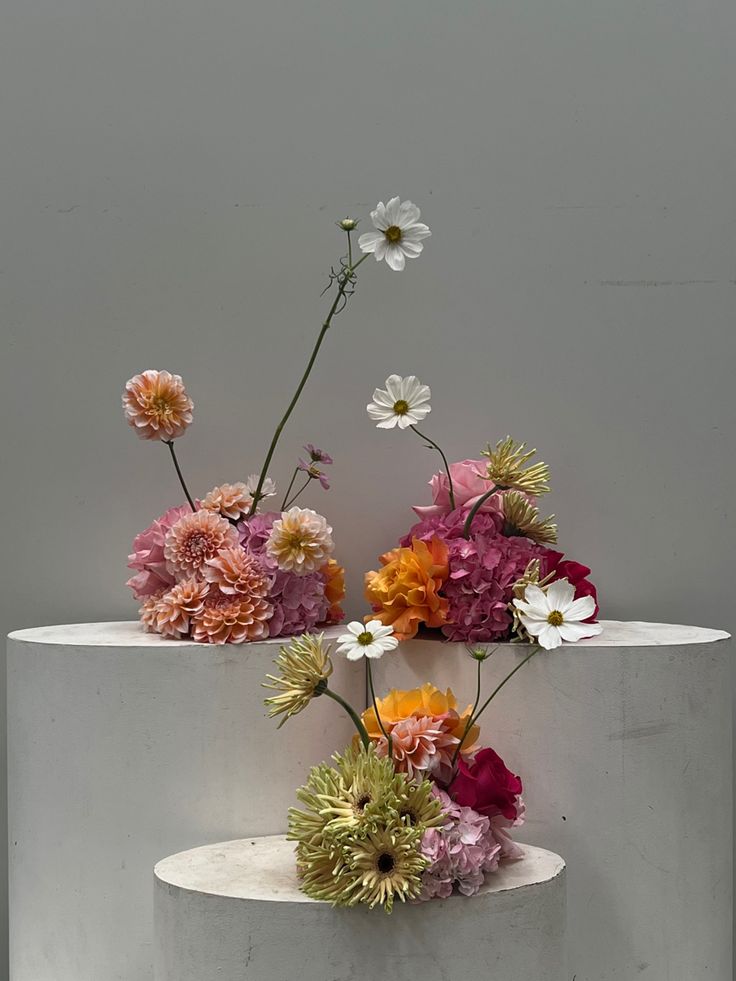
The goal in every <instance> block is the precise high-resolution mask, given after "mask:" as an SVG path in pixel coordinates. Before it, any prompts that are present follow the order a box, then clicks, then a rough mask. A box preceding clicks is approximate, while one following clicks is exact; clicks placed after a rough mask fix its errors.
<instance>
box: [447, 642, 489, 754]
mask: <svg viewBox="0 0 736 981" xmlns="http://www.w3.org/2000/svg"><path fill="white" fill-rule="evenodd" d="M482 664H483V661H481V660H480V658H479V659H478V679H477V683H476V687H475V701H474V702H473V708H472V709H471V710H470V715H469V716H468V721H467V723H466V725H465V732H464V733H463V738H462V739H461V740H460V742H459V743H458V744H457V746H456V747H455V753H454V755H453V757H452V764H451V766H452V770H453V772H454V770H455V764H456V763H457V758H458V756H459V755H460V750H461V749H462V748H463V746H464V745H465V740H466V739H467V738H468V733H469V732H470V730H471V729H472V728H473V718H474V716H475V713H476V710H477V708H478V703H479V702H480V669H481V666H482Z"/></svg>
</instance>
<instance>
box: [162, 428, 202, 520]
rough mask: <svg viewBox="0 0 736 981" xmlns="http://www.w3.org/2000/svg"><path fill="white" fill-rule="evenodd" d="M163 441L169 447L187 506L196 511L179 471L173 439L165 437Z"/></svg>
mask: <svg viewBox="0 0 736 981" xmlns="http://www.w3.org/2000/svg"><path fill="white" fill-rule="evenodd" d="M164 443H166V445H167V446H168V448H169V452H170V453H171V459H172V460H173V461H174V467H175V468H176V475H177V477H178V478H179V483H180V484H181V489H182V490H183V491H184V494H185V495H186V498H187V500H188V501H189V507H190V508H191V509H192V511H196V510H197V508H196V505H195V503H194V501H193V500H192V495H191V494H190V493H189V490H188V488H187V485H186V484H185V483H184V476H183V474H182V472H181V467H180V466H179V461H178V460H177V458H176V450H175V449H174V441H173V439H165V440H164Z"/></svg>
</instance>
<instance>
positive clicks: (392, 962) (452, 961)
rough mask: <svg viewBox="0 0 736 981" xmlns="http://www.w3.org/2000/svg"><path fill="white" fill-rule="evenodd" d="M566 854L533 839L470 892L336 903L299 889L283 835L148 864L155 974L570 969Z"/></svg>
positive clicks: (309, 977) (461, 973) (219, 977)
mask: <svg viewBox="0 0 736 981" xmlns="http://www.w3.org/2000/svg"><path fill="white" fill-rule="evenodd" d="M564 870H565V863H564V862H563V861H562V859H561V858H560V857H559V856H558V855H554V854H552V853H551V852H546V851H543V850H542V849H540V848H531V847H527V848H526V856H525V858H524V859H522V860H521V861H519V862H513V863H509V864H507V865H506V866H503V867H502V868H501V870H500V871H499V872H498V873H496V874H494V875H491V876H489V877H488V883H487V885H486V886H485V887H484V888H483V890H482V891H481V892H480V893H479V894H478V895H477V896H473V897H470V898H466V897H464V896H452V897H451V898H450V899H443V900H440V899H436V900H432V901H430V902H428V903H421V904H417V905H406V906H404V905H402V904H398V906H396V907H394V912H393V914H392V915H391V916H386V914H385V913H383V912H382V911H381V910H380V909H374V910H369V909H367V908H365V907H358V908H355V909H333V908H332V907H331V906H329V905H328V904H327V903H320V902H315V901H313V900H311V899H308V898H307V897H306V896H305V895H304V894H303V893H301V892H300V891H299V888H298V884H297V880H296V873H295V862H294V846H293V845H292V844H291V843H290V842H287V841H286V840H285V839H284V838H283V837H281V836H278V837H271V838H260V839H255V840H250V841H230V842H226V843H225V844H221V845H210V846H207V847H204V848H196V849H194V850H193V851H190V852H184V853H182V854H180V855H174V856H172V857H171V858H167V859H165V860H164V861H163V862H160V863H159V864H158V865H157V866H156V870H155V874H154V877H155V902H154V905H155V924H156V931H155V934H156V981H294V979H296V978H298V979H299V981H333V979H335V981H337V979H339V981H348V979H350V981H375V979H378V978H386V979H391V981H416V979H417V978H421V979H422V981H448V979H450V978H452V979H453V981H454V979H461V978H482V979H484V981H567V975H566V974H565V971H564V962H563V957H564V954H563V946H564V944H563V934H564V930H565V883H564Z"/></svg>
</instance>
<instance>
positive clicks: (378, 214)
mask: <svg viewBox="0 0 736 981" xmlns="http://www.w3.org/2000/svg"><path fill="white" fill-rule="evenodd" d="M371 221H372V222H373V224H374V225H375V227H376V228H379V229H381V231H385V230H386V229H387V228H388V226H389V222H388V220H387V218H386V205H385V204H384V203H383V201H379V202H378V204H377V205H376V210H375V211H371Z"/></svg>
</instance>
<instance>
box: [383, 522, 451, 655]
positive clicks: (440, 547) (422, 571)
mask: <svg viewBox="0 0 736 981" xmlns="http://www.w3.org/2000/svg"><path fill="white" fill-rule="evenodd" d="M381 565H382V566H383V568H382V569H380V570H379V571H378V572H367V573H366V574H365V595H366V598H367V599H368V602H369V603H370V604H371V606H372V607H373V614H372V616H371V617H369V618H368V619H376V620H380V621H381V623H383V624H385V625H386V626H390V627H393V630H394V633H395V635H396V636H397V637H398V638H399V640H408V639H409V638H410V637H413V636H414V635H415V634H416V632H417V630H418V628H419V626H420V624H422V623H426V624H427V626H428V627H441V626H442V624H443V623H445V622H446V620H447V608H448V602H447V600H446V599H444V598H443V597H442V596H440V595H439V590H440V589H441V587H442V585H443V583H444V582H445V580H446V579H447V577H448V575H449V566H448V552H447V546H446V545H445V543H444V542H443V541H441V540H440V539H439V538H436V537H434V538H432V539H430V541H429V542H423V541H420V540H419V539H418V538H415V539H414V540H413V541H412V543H411V548H395V549H393V550H392V551H390V552H386V553H385V554H384V555H382V556H381Z"/></svg>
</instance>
